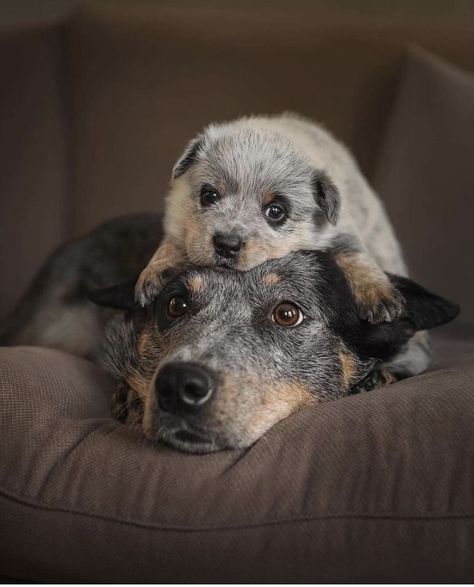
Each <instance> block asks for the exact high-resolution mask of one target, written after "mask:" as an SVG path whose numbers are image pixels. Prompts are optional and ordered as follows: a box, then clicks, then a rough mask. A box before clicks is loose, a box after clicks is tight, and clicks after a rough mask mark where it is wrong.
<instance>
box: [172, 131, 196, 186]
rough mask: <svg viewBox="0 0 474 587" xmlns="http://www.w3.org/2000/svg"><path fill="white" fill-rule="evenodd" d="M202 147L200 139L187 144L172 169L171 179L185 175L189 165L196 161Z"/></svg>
mask: <svg viewBox="0 0 474 587" xmlns="http://www.w3.org/2000/svg"><path fill="white" fill-rule="evenodd" d="M202 147H203V140H202V138H200V137H198V138H197V139H194V140H193V141H191V142H190V143H189V145H188V146H187V147H186V149H185V151H184V153H183V154H182V156H181V158H180V159H178V161H177V163H176V165H175V166H174V168H173V179H177V178H178V177H181V175H183V173H185V172H186V171H187V170H188V169H189V168H190V167H191V165H192V164H193V163H194V162H195V161H196V159H197V157H198V154H199V151H201V150H202Z"/></svg>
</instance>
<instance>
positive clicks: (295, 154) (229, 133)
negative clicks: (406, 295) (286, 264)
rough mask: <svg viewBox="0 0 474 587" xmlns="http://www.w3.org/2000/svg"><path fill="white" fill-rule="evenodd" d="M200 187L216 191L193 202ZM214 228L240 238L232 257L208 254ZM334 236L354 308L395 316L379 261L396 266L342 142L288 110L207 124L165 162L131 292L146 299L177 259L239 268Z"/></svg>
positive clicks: (393, 295) (395, 249)
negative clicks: (144, 262) (277, 213)
mask: <svg viewBox="0 0 474 587" xmlns="http://www.w3.org/2000/svg"><path fill="white" fill-rule="evenodd" d="M203 189H204V190H206V189H208V190H209V189H212V190H214V191H215V193H216V194H217V196H218V197H217V199H216V201H215V202H214V203H213V204H212V205H203V203H202V198H200V194H201V192H202V190H203ZM272 204H276V205H279V206H282V207H283V208H284V211H285V213H286V215H285V218H284V219H283V220H282V221H278V222H271V221H269V218H268V217H267V216H266V214H265V211H266V209H267V208H268V206H270V205H272ZM216 233H223V234H233V235H238V236H239V237H240V238H241V239H242V241H243V242H244V246H243V247H242V250H241V252H240V255H239V256H238V257H237V258H235V259H234V260H232V261H229V260H226V259H224V260H223V259H221V258H219V257H216V254H215V250H214V246H213V237H214V235H215V234H216ZM336 242H339V243H342V242H343V243H344V245H345V246H344V250H343V251H341V257H342V260H341V264H342V265H344V266H345V265H347V264H348V263H349V262H350V264H351V266H352V273H354V278H353V277H352V274H348V278H349V282H350V283H351V285H352V284H358V287H357V289H356V290H355V292H354V293H355V296H356V299H357V302H358V306H359V311H360V312H362V316H361V317H364V318H365V317H367V318H369V319H371V320H373V321H374V322H377V321H380V320H389V319H391V318H393V317H395V316H396V315H397V313H399V311H400V309H401V305H400V297H399V294H398V292H397V291H396V289H395V288H393V287H392V286H391V284H390V282H389V281H388V280H387V279H386V276H385V275H384V273H383V271H381V269H383V270H384V271H391V272H393V273H397V274H400V275H401V274H405V273H406V267H405V265H404V262H403V259H402V255H401V251H400V247H399V246H398V243H397V241H396V239H395V236H394V234H393V230H392V227H391V225H390V223H389V221H388V219H387V216H386V214H385V211H384V208H383V206H382V204H381V202H380V201H379V200H378V198H377V197H376V195H375V194H374V192H373V191H372V190H371V188H370V187H369V185H368V184H367V182H366V180H365V179H364V177H363V176H362V174H361V172H360V170H359V168H358V167H357V164H356V163H355V161H354V159H353V158H352V156H351V155H350V153H349V152H348V150H347V149H346V148H345V147H344V146H343V145H342V144H341V143H339V142H338V141H336V140H335V139H334V138H333V137H332V136H331V135H330V134H329V133H328V132H327V131H325V130H323V129H322V128H321V127H320V126H318V125H316V124H314V123H312V122H310V121H308V120H305V119H303V118H301V117H298V116H296V115H293V114H283V115H281V116H272V117H263V116H258V117H257V116H255V117H249V118H242V119H240V120H236V121H233V122H229V123H224V124H213V125H210V126H208V127H207V128H206V129H204V131H203V132H202V133H201V134H200V135H199V136H198V137H196V138H195V139H193V140H192V141H191V142H190V144H189V145H188V146H187V148H186V150H185V151H184V153H183V155H182V156H181V157H180V159H179V160H178V162H177V163H176V165H175V167H174V170H173V177H172V182H171V187H170V191H169V194H168V198H167V208H166V217H165V240H164V242H163V244H162V245H161V247H160V249H159V250H158V252H157V254H156V255H155V256H154V258H153V259H152V261H151V263H150V265H149V266H148V268H147V269H146V271H145V272H144V273H143V274H142V276H141V279H140V281H139V283H138V286H137V294H138V297H139V299H140V300H141V301H142V303H146V300H147V292H150V293H151V294H153V285H154V283H156V282H157V279H158V277H157V274H158V273H159V271H160V270H161V269H162V268H164V267H165V266H167V265H168V266H169V265H173V266H175V265H176V263H177V261H178V260H184V261H191V262H192V263H195V264H202V265H210V264H222V263H226V264H230V265H232V266H233V267H235V268H237V269H240V270H247V269H250V268H252V267H255V266H256V265H258V264H259V263H262V262H263V261H266V260H267V259H272V258H278V257H282V256H284V255H286V254H288V253H289V252H291V251H295V250H299V249H320V250H325V249H327V248H331V247H333V246H334V244H335V243H336ZM355 267H357V271H356V269H355ZM343 268H344V267H343Z"/></svg>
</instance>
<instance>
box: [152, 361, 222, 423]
mask: <svg viewBox="0 0 474 587" xmlns="http://www.w3.org/2000/svg"><path fill="white" fill-rule="evenodd" d="M215 388H216V381H215V375H214V374H213V373H212V372H211V371H210V370H209V369H206V368H205V367H202V366H201V365H196V364H194V363H168V364H167V365H165V366H164V367H163V369H161V371H160V372H159V373H158V376H157V378H156V381H155V389H156V393H157V395H158V405H159V407H160V408H161V409H162V410H163V411H164V412H170V413H172V414H177V415H182V416H184V415H186V414H196V413H197V412H199V411H200V410H201V409H202V408H203V407H204V406H205V405H206V404H207V403H208V402H209V400H210V399H211V397H212V395H213V393H214V391H215Z"/></svg>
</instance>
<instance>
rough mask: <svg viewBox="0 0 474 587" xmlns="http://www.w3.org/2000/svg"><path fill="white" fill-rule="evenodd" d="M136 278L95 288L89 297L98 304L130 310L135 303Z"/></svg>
mask: <svg viewBox="0 0 474 587" xmlns="http://www.w3.org/2000/svg"><path fill="white" fill-rule="evenodd" d="M136 282H137V280H136V279H131V280H130V281H125V282H124V283H119V284H118V285H112V286H111V287H103V288H101V289H95V290H92V291H90V292H89V293H88V296H87V297H88V298H89V300H90V301H91V302H94V304H97V305H98V306H105V307H106V308H114V309H115V310H130V309H131V308H132V307H133V304H134V298H135V283H136Z"/></svg>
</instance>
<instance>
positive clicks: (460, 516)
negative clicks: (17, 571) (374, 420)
mask: <svg viewBox="0 0 474 587" xmlns="http://www.w3.org/2000/svg"><path fill="white" fill-rule="evenodd" d="M0 497H3V498H4V499H6V500H7V501H13V502H15V503H17V504H20V505H22V506H26V507H29V508H32V509H37V510H42V511H50V512H53V513H66V514H72V515H75V516H82V517H86V518H94V519H99V520H103V521H105V522H112V523H117V524H122V525H125V526H134V527H138V528H144V529H147V530H159V531H164V532H216V531H226V530H246V529H252V528H260V527H263V526H276V525H280V524H294V523H306V522H312V521H317V520H321V521H325V520H352V519H357V520H364V519H366V520H381V521H394V522H396V521H415V522H416V521H421V522H431V521H444V520H474V514H470V513H452V514H442V515H433V516H429V515H428V516H427V515H420V516H416V515H413V516H408V515H406V516H399V515H390V514H320V515H314V516H302V517H299V518H296V517H295V518H282V519H280V520H267V521H263V522H259V523H246V524H229V525H226V526H201V527H192V526H177V525H176V526H175V525H172V524H170V525H160V524H153V523H145V522H136V521H132V520H127V519H124V518H120V517H114V516H107V515H103V514H96V513H92V512H85V511H81V510H76V509H72V508H66V507H60V506H53V505H40V504H37V503H34V502H30V501H28V500H26V499H24V498H23V497H18V496H16V495H10V494H9V493H8V492H6V491H4V490H3V489H0Z"/></svg>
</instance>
